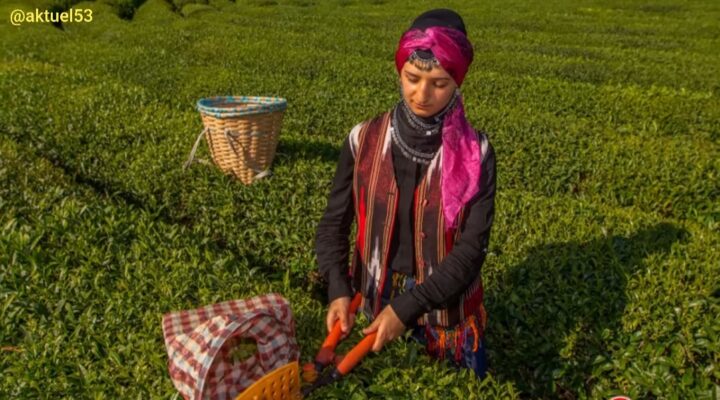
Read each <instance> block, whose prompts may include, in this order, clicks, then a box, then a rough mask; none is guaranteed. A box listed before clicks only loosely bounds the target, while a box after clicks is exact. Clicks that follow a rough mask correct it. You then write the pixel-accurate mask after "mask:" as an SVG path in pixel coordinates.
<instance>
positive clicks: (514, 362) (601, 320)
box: [486, 223, 688, 399]
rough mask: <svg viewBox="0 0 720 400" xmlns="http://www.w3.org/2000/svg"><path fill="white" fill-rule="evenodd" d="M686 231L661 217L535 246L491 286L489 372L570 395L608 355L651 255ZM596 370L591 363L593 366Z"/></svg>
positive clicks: (523, 386)
mask: <svg viewBox="0 0 720 400" xmlns="http://www.w3.org/2000/svg"><path fill="white" fill-rule="evenodd" d="M687 236H688V233H687V231H685V230H684V229H680V228H678V227H676V226H674V225H671V224H667V223H661V224H657V225H655V226H652V227H647V228H643V229H641V230H639V231H637V232H636V233H635V234H634V235H632V236H630V237H623V236H607V237H604V238H599V239H597V240H593V241H589V242H569V243H561V244H550V245H543V246H537V247H535V248H533V249H532V250H530V252H529V255H528V257H527V258H526V259H525V261H523V262H522V263H520V264H519V265H517V266H515V267H512V268H511V269H510V270H509V271H507V273H506V274H505V275H504V276H502V277H501V278H500V279H501V281H500V282H499V285H498V286H499V287H498V288H497V289H496V290H494V291H493V292H488V295H487V300H486V307H487V308H488V314H489V320H488V323H489V326H488V330H487V333H488V336H487V339H488V351H489V361H490V363H491V368H492V370H493V373H494V374H495V375H496V376H497V377H498V378H500V379H502V380H511V381H514V382H515V386H516V387H517V388H518V389H520V390H521V391H522V392H523V395H524V396H527V395H530V396H531V397H533V398H536V397H544V398H565V399H574V398H576V397H578V396H577V392H578V390H583V391H584V392H586V393H587V394H588V395H589V394H590V390H591V388H592V386H593V383H594V381H595V378H594V377H593V375H592V374H593V371H594V365H593V364H594V361H595V360H596V359H597V358H598V356H601V357H605V359H610V358H611V357H612V354H611V352H610V349H608V342H610V340H609V338H610V337H612V336H614V335H613V334H614V332H616V331H617V330H619V329H621V328H622V322H621V320H620V319H621V317H622V314H623V311H624V309H625V305H626V303H627V295H626V293H625V289H626V286H627V283H628V280H629V279H630V277H631V276H632V274H633V273H634V272H636V271H638V270H640V269H643V268H644V266H643V264H644V260H645V259H646V258H647V257H648V256H650V255H652V254H657V253H661V254H666V253H669V251H670V247H671V246H672V244H673V243H674V242H676V241H685V240H686V238H687ZM595 369H596V368H595Z"/></svg>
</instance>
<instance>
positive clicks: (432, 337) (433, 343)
mask: <svg viewBox="0 0 720 400" xmlns="http://www.w3.org/2000/svg"><path fill="white" fill-rule="evenodd" d="M478 314H479V315H478V316H475V315H471V316H470V317H468V318H467V319H466V320H465V321H463V322H462V323H461V324H460V325H459V326H456V327H454V328H452V329H451V328H444V327H442V326H439V325H430V324H426V325H425V338H426V339H427V345H426V350H427V352H428V354H429V355H431V356H433V357H435V358H437V359H439V360H444V359H445V358H446V357H447V353H448V351H450V353H451V355H452V356H453V358H454V360H455V362H458V363H459V362H460V361H461V360H462V357H463V346H464V344H465V343H466V341H467V340H472V343H473V346H472V351H473V352H476V351H477V350H478V346H479V345H480V339H481V337H482V335H483V332H484V330H485V324H486V322H487V316H486V314H485V308H484V307H481V308H480V312H479V313H478Z"/></svg>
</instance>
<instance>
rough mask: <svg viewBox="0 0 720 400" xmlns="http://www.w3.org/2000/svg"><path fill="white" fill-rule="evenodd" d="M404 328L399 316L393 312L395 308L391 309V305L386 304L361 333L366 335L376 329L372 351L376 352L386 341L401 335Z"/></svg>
mask: <svg viewBox="0 0 720 400" xmlns="http://www.w3.org/2000/svg"><path fill="white" fill-rule="evenodd" d="M405 329H406V327H405V325H403V323H402V321H400V318H398V316H397V314H395V310H393V309H392V307H391V306H387V307H385V308H383V310H382V311H381V312H380V314H379V315H378V316H377V318H375V320H374V321H373V322H372V324H370V326H368V327H367V328H365V329H363V334H364V335H368V334H370V333H373V332H375V331H377V337H376V338H375V344H373V347H372V351H374V352H378V351H380V350H381V349H382V348H383V346H385V344H386V343H389V342H391V341H393V340H395V339H396V338H397V337H399V336H400V335H402V334H403V332H405Z"/></svg>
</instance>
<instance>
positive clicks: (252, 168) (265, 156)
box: [185, 96, 287, 184]
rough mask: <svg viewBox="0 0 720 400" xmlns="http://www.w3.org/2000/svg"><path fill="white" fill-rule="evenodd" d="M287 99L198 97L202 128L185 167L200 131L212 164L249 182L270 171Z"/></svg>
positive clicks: (193, 157) (190, 158) (194, 148)
mask: <svg viewBox="0 0 720 400" xmlns="http://www.w3.org/2000/svg"><path fill="white" fill-rule="evenodd" d="M286 108H287V100H285V99H283V98H280V97H257V96H218V97H210V98H204V99H200V100H199V101H198V102H197V109H198V111H200V115H201V116H202V121H203V125H204V129H203V131H202V132H200V134H199V135H198V137H197V139H196V140H195V144H194V145H193V148H192V151H191V152H190V157H189V158H188V161H187V162H186V163H185V168H187V167H188V166H189V165H190V164H191V163H192V161H193V160H194V159H195V152H196V151H197V147H198V145H199V143H200V140H201V139H202V137H203V135H204V136H205V140H207V143H208V147H209V148H210V154H211V155H212V159H213V161H214V162H215V164H216V165H217V166H218V167H219V168H220V170H222V171H223V172H224V173H225V174H229V175H233V176H235V177H236V178H237V179H239V180H240V181H241V182H243V183H245V184H250V183H252V182H254V181H256V180H258V179H260V178H263V177H266V176H269V175H271V174H272V173H271V172H270V165H271V164H272V161H273V158H274V157H275V150H276V149H277V143H278V140H279V137H280V127H281V125H282V118H283V114H284V112H285V109H286Z"/></svg>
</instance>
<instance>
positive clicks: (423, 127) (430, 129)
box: [390, 91, 458, 165]
mask: <svg viewBox="0 0 720 400" xmlns="http://www.w3.org/2000/svg"><path fill="white" fill-rule="evenodd" d="M457 97H458V92H457V91H456V92H455V94H453V97H452V99H450V102H448V104H447V106H445V108H444V109H443V110H442V111H441V112H439V113H438V114H437V115H435V116H434V117H433V119H434V121H435V122H434V123H429V124H428V123H426V122H424V121H422V120H421V119H420V118H418V116H417V115H415V113H413V112H412V111H411V110H410V107H409V106H408V105H407V102H405V98H404V97H403V98H402V101H400V102H399V103H398V105H397V106H396V107H395V108H394V110H393V114H392V124H391V125H390V135H391V137H392V140H393V143H395V144H396V145H397V147H398V148H399V149H400V153H401V154H402V155H403V157H405V158H407V159H410V160H412V161H413V162H415V163H420V164H425V165H429V164H430V162H432V160H433V158H435V154H437V150H436V151H434V152H432V153H423V152H421V151H418V150H415V149H413V148H412V147H410V145H408V144H407V142H405V140H403V138H402V136H401V135H400V132H399V129H400V128H399V127H400V125H399V124H398V112H399V109H400V107H403V111H404V112H405V115H407V116H408V118H407V120H408V123H409V124H410V127H411V128H412V129H413V130H414V131H420V132H425V135H426V136H429V135H433V134H437V133H439V132H440V130H441V129H442V123H443V119H444V117H445V115H446V114H447V113H448V112H449V111H450V110H452V109H453V107H455V103H456V99H457Z"/></svg>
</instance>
